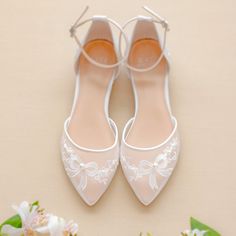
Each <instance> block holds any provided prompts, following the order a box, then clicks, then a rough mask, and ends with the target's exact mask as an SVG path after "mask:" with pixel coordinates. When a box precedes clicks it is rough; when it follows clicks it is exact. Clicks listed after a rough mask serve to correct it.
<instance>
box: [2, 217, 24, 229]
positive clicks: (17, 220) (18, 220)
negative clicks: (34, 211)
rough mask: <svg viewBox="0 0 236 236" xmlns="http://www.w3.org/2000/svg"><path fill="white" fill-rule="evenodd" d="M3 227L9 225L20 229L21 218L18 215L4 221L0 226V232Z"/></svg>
mask: <svg viewBox="0 0 236 236" xmlns="http://www.w3.org/2000/svg"><path fill="white" fill-rule="evenodd" d="M3 225H11V226H13V227H15V228H21V227H22V222H21V218H20V216H19V215H14V216H12V217H11V218H9V219H7V220H5V221H4V222H3V223H2V224H1V225H0V231H1V229H2V227H3Z"/></svg>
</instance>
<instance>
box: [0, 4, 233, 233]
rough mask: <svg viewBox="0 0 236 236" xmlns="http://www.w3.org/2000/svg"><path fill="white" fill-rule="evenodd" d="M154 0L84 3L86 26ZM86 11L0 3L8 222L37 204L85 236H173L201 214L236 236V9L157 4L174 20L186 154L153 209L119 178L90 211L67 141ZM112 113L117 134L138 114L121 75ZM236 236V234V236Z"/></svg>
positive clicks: (2, 172) (1, 185) (0, 127)
mask: <svg viewBox="0 0 236 236" xmlns="http://www.w3.org/2000/svg"><path fill="white" fill-rule="evenodd" d="M145 3H147V1H142V0H140V1H134V0H130V1H124V0H120V1H105V0H97V1H92V0H87V4H88V5H89V6H90V7H91V9H90V12H89V13H88V16H91V15H93V14H106V15H108V16H109V17H112V18H113V19H115V20H116V21H118V22H120V23H121V24H122V23H124V22H125V21H126V20H127V19H128V18H130V17H133V16H135V15H138V14H143V13H144V12H143V10H142V9H141V6H142V5H143V4H145ZM84 4H85V3H84V2H82V1H75V0H70V1H65V0H61V1H55V0H54V1H53V0H51V1H47V0H41V1H32V0H24V1H17V0H1V2H0V5H1V7H0V65H1V66H0V81H1V83H0V108H1V122H0V131H1V132H0V151H1V164H0V189H1V190H0V193H1V194H0V212H1V215H0V220H3V219H4V218H6V217H7V216H10V215H11V214H12V210H11V208H10V206H11V204H12V203H19V202H21V201H22V200H28V201H34V200H40V202H41V205H43V206H44V207H45V208H47V209H48V210H49V211H50V212H53V213H55V214H57V215H60V216H63V217H65V218H66V219H74V220H75V221H77V222H79V225H80V235H82V236H86V235H102V236H106V235H107V236H108V235H111V234H112V235H113V236H118V235H129V236H131V235H132V236H137V235H138V234H139V232H140V231H143V232H146V231H149V232H152V233H153V234H154V235H155V236H156V235H160V236H173V235H179V233H180V232H181V231H182V230H184V229H186V228H188V224H189V217H190V216H194V217H196V218H198V219H200V220H201V221H203V222H205V223H207V224H209V225H211V226H212V227H215V228H216V229H218V230H219V231H220V232H221V233H222V235H233V234H235V229H234V226H233V225H234V223H235V218H236V213H235V212H236V187H235V181H236V171H235V167H236V157H235V152H234V151H235V149H234V147H235V145H236V126H235V120H236V111H235V101H236V92H235V89H236V78H235V76H236V73H235V69H236V27H235V22H236V2H235V1H234V0H225V1H220V0H214V1H213V0H209V1H204V0H198V1H193V0H191V1H189V0H180V1H166V0H159V1H154V0H149V1H148V5H149V6H150V7H151V8H152V9H155V10H156V11H158V12H159V13H160V14H161V15H162V16H165V17H166V18H167V19H168V21H169V22H170V26H171V31H170V33H169V34H168V40H167V42H168V47H169V49H170V51H171V54H172V59H173V67H172V72H171V100H172V106H173V112H174V114H175V115H176V117H177V119H178V121H179V129H180V132H181V139H182V151H181V156H180V160H179V163H178V165H177V168H176V171H175V172H174V174H173V177H172V178H171V179H170V181H169V183H168V185H167V186H166V188H165V189H164V190H163V192H162V193H161V194H160V196H159V197H158V198H157V199H156V201H155V202H154V203H153V204H152V205H150V206H149V207H145V206H143V205H142V204H141V203H139V202H138V201H137V199H136V197H135V196H134V194H133V193H132V191H131V189H130V188H129V186H128V184H127V182H126V181H125V178H124V176H123V174H122V171H121V169H120V168H119V170H118V173H117V174H116V176H115V178H114V181H113V182H112V184H111V186H110V188H109V189H108V191H107V192H106V193H105V195H104V196H103V197H102V199H101V200H100V201H99V202H98V203H97V204H96V205H95V206H94V207H88V206H86V205H85V204H84V203H83V202H82V200H81V199H80V197H79V195H78V194H77V193H76V191H75V190H74V189H73V187H72V185H71V184H70V182H69V180H68V178H67V177H66V175H65V172H64V169H63V166H62V162H61V159H60V151H59V140H60V136H61V133H62V126H63V122H64V120H65V118H66V117H67V115H68V114H69V111H70V107H71V103H72V98H73V91H74V83H75V80H74V77H75V75H74V72H73V59H74V52H75V50H76V44H75V43H74V41H73V40H71V38H70V37H69V34H68V29H69V27H70V25H71V24H72V23H73V22H74V21H75V19H76V18H77V17H78V15H79V14H80V12H81V11H82V9H83V7H84V6H85V5H84ZM110 112H111V116H112V118H113V119H114V120H115V121H116V123H117V125H118V127H119V131H120V132H121V131H122V128H123V126H124V124H125V122H126V121H127V119H128V118H129V117H131V116H132V114H133V97H132V92H131V86H130V83H129V81H128V79H127V76H126V74H125V73H124V72H122V73H121V75H120V77H119V79H118V80H117V81H116V83H115V85H114V90H113V92H112V98H111V105H110ZM233 232H234V233H233Z"/></svg>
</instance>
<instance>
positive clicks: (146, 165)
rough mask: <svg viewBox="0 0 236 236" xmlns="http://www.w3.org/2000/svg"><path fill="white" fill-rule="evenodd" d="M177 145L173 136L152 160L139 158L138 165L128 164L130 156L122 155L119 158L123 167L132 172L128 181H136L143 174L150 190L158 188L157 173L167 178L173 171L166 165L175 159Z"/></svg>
mask: <svg viewBox="0 0 236 236" xmlns="http://www.w3.org/2000/svg"><path fill="white" fill-rule="evenodd" d="M177 146H178V140H177V138H174V139H173V140H172V141H171V142H170V143H169V144H168V146H167V147H166V148H165V149H164V150H163V152H162V153H161V154H159V155H158V156H157V157H156V158H155V160H154V162H150V161H147V160H141V161H140V162H139V163H138V165H134V164H130V163H129V161H128V160H127V159H130V158H129V157H128V158H127V157H125V156H122V157H121V160H122V162H123V164H124V165H123V166H124V168H125V169H128V170H129V171H130V172H131V173H132V174H131V176H130V177H129V181H130V182H132V181H137V180H138V179H139V178H142V177H143V176H148V181H149V186H150V187H151V189H152V190H157V189H158V188H159V186H158V183H157V174H158V175H160V176H162V177H166V178H167V177H169V176H170V175H171V173H172V171H173V168H170V167H168V165H169V163H170V162H172V161H175V160H176V159H177Z"/></svg>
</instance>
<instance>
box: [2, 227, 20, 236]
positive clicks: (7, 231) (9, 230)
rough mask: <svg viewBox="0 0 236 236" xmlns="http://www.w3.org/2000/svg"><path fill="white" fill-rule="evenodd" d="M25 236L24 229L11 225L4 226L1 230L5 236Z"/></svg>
mask: <svg viewBox="0 0 236 236" xmlns="http://www.w3.org/2000/svg"><path fill="white" fill-rule="evenodd" d="M23 234H24V230H23V228H15V227H13V226H11V225H3V227H2V229H1V235H3V236H5V235H6V236H7V235H10V236H22V235H23Z"/></svg>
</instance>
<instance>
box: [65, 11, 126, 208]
mask: <svg viewBox="0 0 236 236" xmlns="http://www.w3.org/2000/svg"><path fill="white" fill-rule="evenodd" d="M87 9H88V7H86V9H85V10H84V12H83V13H82V15H81V16H80V17H79V19H78V20H77V21H76V23H75V24H74V25H73V26H72V28H71V30H70V32H71V36H72V37H73V38H74V39H75V40H76V42H77V44H78V45H79V52H78V54H77V55H78V56H77V57H76V61H75V71H76V88H75V95H74V102H73V106H72V110H71V114H70V116H69V118H67V119H66V121H65V124H64V133H63V136H62V142H61V152H62V160H63V163H64V167H65V170H66V173H67V175H68V176H69V178H70V180H71V182H72V184H73V185H74V187H75V189H76V190H77V191H78V193H79V194H80V196H81V197H82V199H83V200H84V201H85V202H86V203H87V204H88V205H93V204H95V203H96V202H97V201H98V199H99V198H100V197H101V196H102V194H103V193H104V192H105V191H106V189H107V187H108V186H109V184H110V182H111V180H112V178H113V176H114V174H115V172H116V169H117V166H118V163H119V142H118V131H117V127H116V124H115V123H114V121H113V120H112V119H111V118H110V117H109V112H108V106H109V99H110V93H111V89H112V85H113V82H114V80H115V78H116V76H117V70H118V66H119V65H120V64H121V63H122V61H123V60H124V59H125V58H123V59H122V60H121V61H118V56H117V53H116V51H117V50H116V48H115V46H114V42H113V36H112V32H111V28H110V24H111V25H113V26H115V27H117V28H118V29H119V30H121V32H122V28H121V27H120V26H119V25H118V24H117V23H116V22H115V21H113V20H112V19H110V18H107V17H105V16H93V17H92V18H89V19H87V20H84V21H81V18H82V17H83V15H84V14H85V13H86V11H87ZM87 22H91V26H90V28H89V30H88V33H87V36H86V37H85V40H84V43H83V44H82V43H80V41H79V39H78V37H77V36H76V29H77V28H78V27H80V26H81V25H83V24H85V23H87ZM109 23H110V24H109ZM124 37H125V39H126V36H125V35H124Z"/></svg>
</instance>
